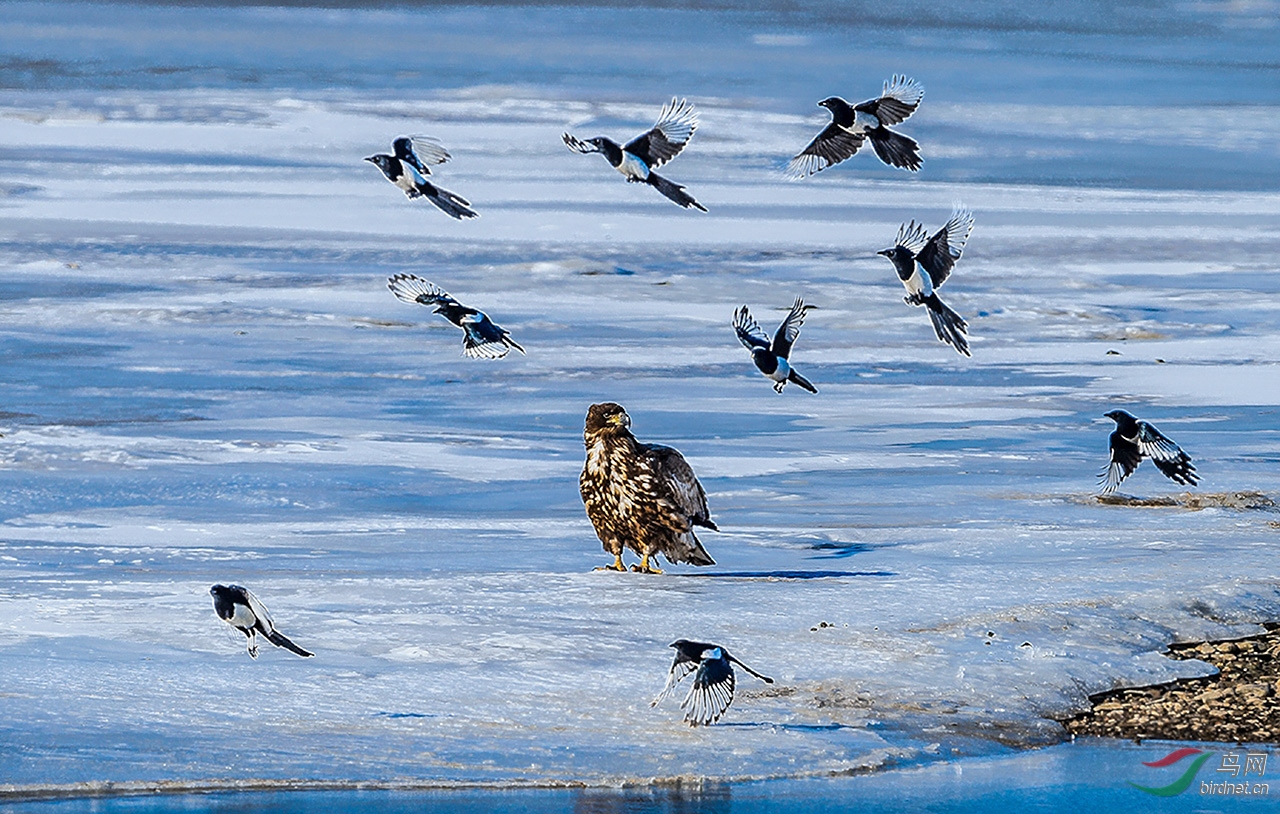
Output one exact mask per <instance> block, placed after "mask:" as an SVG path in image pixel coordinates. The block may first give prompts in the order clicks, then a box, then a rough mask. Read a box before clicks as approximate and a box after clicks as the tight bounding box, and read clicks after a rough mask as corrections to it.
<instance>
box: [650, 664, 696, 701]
mask: <svg viewBox="0 0 1280 814" xmlns="http://www.w3.org/2000/svg"><path fill="white" fill-rule="evenodd" d="M696 669H698V663H697V662H696V661H689V660H687V659H681V658H680V653H679V652H678V651H677V653H676V657H675V660H674V661H672V662H671V669H670V670H668V671H667V682H666V683H665V684H663V685H662V691H661V692H659V693H658V694H657V696H656V697H655V698H654V699H653V700H652V701H650V702H649V706H651V707H656V706H657V705H658V704H660V703H662V700H663V699H664V698H666V697H667V696H668V695H670V694H671V691H672V690H674V689H675V688H676V685H677V684H679V683H680V682H681V681H684V678H685V676H687V675H689V673H692V672H693V671H694V670H696Z"/></svg>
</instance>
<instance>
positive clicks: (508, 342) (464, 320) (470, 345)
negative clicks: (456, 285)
mask: <svg viewBox="0 0 1280 814" xmlns="http://www.w3.org/2000/svg"><path fill="white" fill-rule="evenodd" d="M387 288H389V289H391V293H392V294H395V295H396V298H397V299H399V300H402V301H403V302H413V303H417V304H419V305H427V306H434V307H435V313H437V314H439V315H440V316H442V317H444V318H445V319H447V320H449V321H450V322H452V323H453V324H454V325H457V326H458V327H459V328H461V329H462V333H463V336H462V353H463V355H464V356H469V357H470V358H472V359H501V358H502V357H504V356H506V355H507V353H508V352H509V351H510V349H511V348H515V349H516V350H518V351H520V352H521V353H524V348H522V347H520V346H519V345H518V344H516V341H515V340H514V339H512V338H511V334H510V332H508V331H506V330H504V329H503V328H502V327H501V326H499V325H495V324H494V322H493V320H491V319H489V316H488V315H487V314H485V313H484V312H483V311H477V310H476V309H474V308H468V307H467V306H465V305H463V304H462V303H460V302H458V301H457V300H455V299H454V298H453V297H450V296H449V295H448V294H447V293H445V292H444V291H443V290H442V289H441V288H440V287H439V286H437V285H436V284H435V283H433V282H431V281H430V280H424V279H422V278H421V277H418V276H417V275H414V274H397V275H395V276H394V277H391V278H390V279H388V280H387Z"/></svg>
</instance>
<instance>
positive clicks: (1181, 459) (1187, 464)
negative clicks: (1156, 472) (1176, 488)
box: [1151, 450, 1200, 486]
mask: <svg viewBox="0 0 1280 814" xmlns="http://www.w3.org/2000/svg"><path fill="white" fill-rule="evenodd" d="M1151 462H1152V463H1153V464H1155V465H1156V466H1157V467H1158V468H1159V469H1160V471H1161V472H1163V473H1164V475H1165V477H1167V478H1168V479H1169V480H1171V481H1173V482H1174V483H1178V484H1181V485H1183V486H1195V485H1196V483H1197V482H1198V481H1199V480H1200V476H1199V475H1197V474H1196V468H1195V466H1193V465H1192V463H1191V458H1190V456H1188V455H1187V453H1185V452H1183V451H1181V450H1179V451H1178V457H1177V458H1174V459H1173V460H1172V461H1161V460H1159V459H1157V458H1152V459H1151Z"/></svg>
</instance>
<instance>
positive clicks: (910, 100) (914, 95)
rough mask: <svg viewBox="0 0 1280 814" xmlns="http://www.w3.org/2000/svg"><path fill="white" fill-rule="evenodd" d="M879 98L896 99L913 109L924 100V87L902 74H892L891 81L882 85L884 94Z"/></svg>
mask: <svg viewBox="0 0 1280 814" xmlns="http://www.w3.org/2000/svg"><path fill="white" fill-rule="evenodd" d="M880 96H881V98H883V97H886V96H887V97H888V98H890V99H897V100H898V101H899V102H902V103H903V104H904V105H910V106H911V107H915V106H917V105H919V104H920V100H921V99H923V98H924V86H923V85H921V84H920V83H919V82H917V81H916V80H914V79H911V78H909V77H907V76H904V75H903V74H894V76H893V78H892V79H890V80H888V81H886V82H885V83H884V92H883V93H881V94H880Z"/></svg>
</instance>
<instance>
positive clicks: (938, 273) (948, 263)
mask: <svg viewBox="0 0 1280 814" xmlns="http://www.w3.org/2000/svg"><path fill="white" fill-rule="evenodd" d="M972 231H973V213H972V212H970V211H969V210H968V209H965V208H964V207H956V208H955V210H953V211H952V213H951V219H950V220H948V221H947V222H946V224H945V225H944V226H943V227H942V228H941V229H939V230H938V231H937V233H935V234H934V236H933V237H931V238H929V240H928V241H927V242H926V243H925V244H924V246H923V247H922V248H921V249H920V251H919V252H917V253H916V261H917V262H918V263H920V266H921V268H923V269H924V270H925V271H927V272H928V273H929V278H930V279H931V280H933V287H934V288H938V287H939V286H941V285H942V284H943V283H944V282H946V280H947V277H949V276H951V270H952V269H953V268H955V267H956V261H957V260H959V259H960V255H961V254H962V253H963V252H964V244H965V243H967V242H968V240H969V234H970V233H971V232H972Z"/></svg>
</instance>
